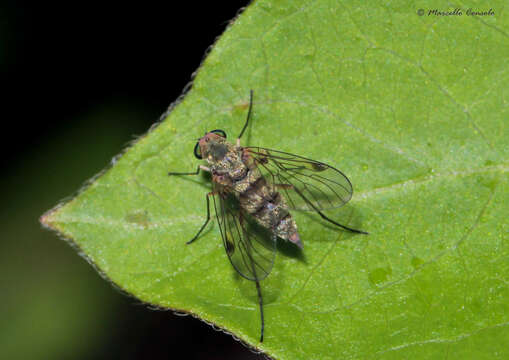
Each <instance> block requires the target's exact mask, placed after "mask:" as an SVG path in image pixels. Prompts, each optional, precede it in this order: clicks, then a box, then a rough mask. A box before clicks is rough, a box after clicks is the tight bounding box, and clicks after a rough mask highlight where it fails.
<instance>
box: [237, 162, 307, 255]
mask: <svg viewBox="0 0 509 360" xmlns="http://www.w3.org/2000/svg"><path fill="white" fill-rule="evenodd" d="M234 187H235V190H236V193H237V194H239V195H238V197H239V204H240V206H241V207H242V208H243V209H244V210H246V211H247V212H248V213H249V214H250V215H251V216H253V218H255V219H256V221H257V222H258V223H259V224H260V225H261V226H263V227H265V228H267V229H273V230H274V232H275V233H276V235H277V236H279V237H280V238H282V239H285V240H290V241H292V242H295V243H296V244H297V245H299V246H301V245H300V239H299V235H298V233H297V225H296V224H295V221H294V220H293V218H292V216H291V214H290V212H289V211H288V207H287V206H286V204H285V202H284V200H283V198H282V197H281V195H280V194H279V192H277V191H273V190H272V189H271V188H270V187H269V186H268V185H267V182H266V180H265V178H263V176H262V175H261V174H260V172H259V171H258V170H257V169H249V170H248V172H247V174H246V176H245V178H244V179H242V180H241V181H239V182H237V183H236V184H235V186H234Z"/></svg>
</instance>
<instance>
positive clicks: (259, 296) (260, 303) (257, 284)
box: [255, 280, 265, 342]
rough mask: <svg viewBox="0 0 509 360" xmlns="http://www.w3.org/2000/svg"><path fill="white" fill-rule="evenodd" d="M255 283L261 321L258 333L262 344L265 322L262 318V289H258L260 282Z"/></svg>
mask: <svg viewBox="0 0 509 360" xmlns="http://www.w3.org/2000/svg"><path fill="white" fill-rule="evenodd" d="M255 282H256V290H257V291H258V305H260V316H261V320H262V329H261V331H260V342H263V330H264V328H265V320H264V318H263V298H262V289H261V287H260V282H259V281H258V280H255Z"/></svg>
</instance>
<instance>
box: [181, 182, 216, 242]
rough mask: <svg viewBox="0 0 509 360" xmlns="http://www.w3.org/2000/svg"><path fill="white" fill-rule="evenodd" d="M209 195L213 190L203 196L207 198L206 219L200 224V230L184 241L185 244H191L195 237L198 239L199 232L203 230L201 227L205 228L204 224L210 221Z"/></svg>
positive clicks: (212, 193)
mask: <svg viewBox="0 0 509 360" xmlns="http://www.w3.org/2000/svg"><path fill="white" fill-rule="evenodd" d="M211 195H214V192H213V191H212V192H209V193H208V194H207V196H206V197H205V198H206V199H207V220H205V222H204V223H203V225H202V226H201V228H200V230H199V231H198V233H197V234H196V235H195V236H194V237H193V238H192V239H191V240H189V241H188V242H186V244H187V245H189V244H191V243H192V242H193V241H195V240H196V239H198V236H200V234H201V232H202V231H203V229H205V226H207V224H208V223H209V221H210V201H209V196H211Z"/></svg>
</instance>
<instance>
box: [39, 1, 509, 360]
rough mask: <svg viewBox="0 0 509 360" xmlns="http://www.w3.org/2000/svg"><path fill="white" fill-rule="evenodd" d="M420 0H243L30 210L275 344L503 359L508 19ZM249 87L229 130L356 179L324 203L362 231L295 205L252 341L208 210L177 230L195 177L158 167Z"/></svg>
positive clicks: (156, 300)
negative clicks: (52, 194)
mask: <svg viewBox="0 0 509 360" xmlns="http://www.w3.org/2000/svg"><path fill="white" fill-rule="evenodd" d="M440 4H441V3H440ZM420 6H422V7H423V9H425V10H426V12H425V14H424V15H423V16H418V15H417V9H418V8H419V6H415V5H409V3H408V2H396V3H391V4H389V5H388V4H375V3H371V4H366V3H365V2H346V1H345V2H338V1H332V0H331V1H326V0H320V1H289V0H288V1H277V2H270V1H255V2H254V3H253V4H251V5H250V6H249V7H248V8H247V9H246V10H245V12H244V13H243V14H242V15H240V16H239V17H238V18H237V20H236V21H235V23H234V24H233V25H232V26H230V27H229V28H228V29H227V31H226V32H225V33H224V34H223V36H222V37H221V38H220V39H219V40H218V42H217V44H215V46H214V48H213V50H212V51H211V53H210V54H209V55H208V56H207V58H206V59H205V61H204V63H203V64H202V66H201V68H200V69H199V71H198V74H197V76H196V78H195V80H194V84H193V89H192V90H191V91H190V92H189V93H188V94H187V95H186V96H185V98H184V99H183V100H182V101H181V102H180V103H179V104H178V105H176V106H175V107H174V108H173V110H172V111H171V112H170V113H169V114H168V116H167V117H166V119H165V120H164V121H163V122H162V123H161V124H160V125H159V126H158V127H156V128H155V129H153V130H152V131H150V132H149V133H148V134H147V135H146V136H144V137H142V138H140V139H139V140H138V141H137V142H136V144H135V145H134V146H132V147H131V148H129V149H128V150H127V151H126V152H125V153H124V154H123V156H122V157H121V158H119V159H118V161H115V162H114V165H113V166H111V168H109V169H108V170H107V171H106V172H105V173H103V174H102V175H101V176H100V177H98V178H96V179H95V180H94V181H92V182H91V183H90V185H89V186H88V187H87V188H86V189H85V190H84V191H82V192H81V193H80V194H79V195H78V196H76V197H75V198H73V199H72V200H70V201H68V202H67V203H65V204H63V205H61V206H59V207H57V208H55V209H54V210H52V211H50V212H48V213H47V214H46V215H44V216H43V218H42V221H43V223H44V224H46V225H48V226H50V227H51V228H54V229H55V230H57V231H58V232H60V233H61V234H63V235H64V236H65V237H67V238H69V239H71V241H72V242H73V243H75V244H76V245H77V246H78V247H79V248H80V249H81V250H82V251H83V253H84V254H85V255H86V256H87V257H88V258H89V259H90V260H91V261H92V262H93V263H94V264H95V265H96V266H97V268H98V269H99V270H100V271H101V272H102V273H104V274H105V275H106V276H107V277H108V278H109V279H111V281H112V282H114V283H115V284H116V285H118V286H119V287H120V288H122V289H124V290H125V291H127V292H129V293H131V294H133V295H134V296H136V297H137V298H139V299H141V300H143V301H145V302H147V303H151V304H155V305H157V306H161V307H168V308H172V309H178V310H181V311H185V312H189V313H192V314H195V315H196V316H198V317H200V318H202V319H204V320H206V321H208V322H212V323H214V324H216V325H217V326H219V327H221V328H224V329H226V330H227V331H228V332H231V333H233V334H235V336H237V337H239V338H240V339H242V340H243V341H245V342H246V343H248V344H250V345H251V346H253V347H256V348H258V349H260V350H262V351H264V352H266V353H267V354H268V355H270V356H271V357H273V358H276V359H317V358H319V359H338V358H343V359H350V358H354V359H408V358H414V359H420V358H426V359H428V358H438V357H444V358H446V357H447V356H448V357H449V358H475V359H481V358H486V359H492V358H495V357H498V358H507V357H509V350H508V349H509V348H508V347H507V341H508V340H509V326H508V325H509V301H508V300H509V280H508V279H509V245H508V242H507V233H508V230H509V226H508V221H507V215H508V214H509V185H508V181H507V180H508V176H509V173H508V168H509V163H508V162H507V159H508V152H509V147H508V146H507V138H508V135H509V132H508V128H507V119H508V118H509V106H508V102H509V87H508V86H507V84H509V36H508V34H509V21H508V17H507V15H506V14H505V12H504V3H503V2H501V1H495V2H494V3H490V4H489V7H493V9H494V12H495V15H494V16H483V17H472V16H467V15H466V13H465V11H466V9H467V8H468V7H467V6H466V5H465V6H464V4H458V5H457V7H460V8H463V9H464V11H463V15H462V16H433V15H431V16H428V15H427V11H428V10H429V9H433V8H434V7H431V6H430V4H428V3H427V2H426V3H423V4H421V5H420ZM434 6H442V5H434ZM478 7H479V9H481V10H482V9H484V8H485V7H487V6H485V4H484V3H479V5H478ZM489 7H488V8H489ZM445 10H449V9H448V8H447V9H445ZM486 10H487V9H486ZM250 89H253V90H254V94H255V100H254V113H253V121H252V124H251V126H250V127H249V129H248V130H247V132H246V134H245V135H244V138H243V143H244V144H246V145H252V146H264V147H268V148H274V149H279V150H282V151H287V152H291V153H296V154H299V155H302V156H306V157H309V158H313V159H316V160H319V161H323V162H326V163H329V164H331V165H333V166H335V167H337V168H339V169H340V170H342V171H343V172H344V173H345V174H347V176H348V177H349V178H350V180H351V181H352V183H353V185H354V195H353V198H352V200H351V201H350V203H349V204H348V205H347V206H345V207H343V208H341V209H337V210H332V211H328V212H327V215H329V216H330V217H332V218H334V219H337V220H338V221H340V222H342V223H344V224H345V225H348V226H351V227H356V228H360V229H363V230H366V231H368V232H369V233H370V235H369V236H362V235H352V234H349V233H346V232H342V231H338V230H337V229H334V228H331V227H330V226H325V224H324V223H323V222H322V221H321V220H320V218H319V217H317V216H314V215H311V216H310V215H308V214H305V213H298V212H296V213H295V214H294V216H295V218H296V220H297V223H298V225H299V231H300V234H301V238H302V241H303V244H304V249H303V251H302V253H299V252H298V251H297V250H296V249H295V248H293V247H292V246H291V245H289V244H279V245H278V246H279V248H280V250H279V251H278V254H277V259H276V263H275V265H274V269H273V271H272V273H271V275H270V276H269V277H268V278H267V279H265V280H264V281H263V282H262V291H263V293H264V300H265V302H266V305H265V311H266V334H265V341H264V342H263V343H261V344H260V343H259V342H258V337H259V327H260V321H259V312H258V306H257V301H256V290H255V287H254V284H253V283H252V282H249V281H246V280H244V279H242V278H240V277H239V276H238V275H236V273H235V271H234V269H233V268H232V267H231V265H230V263H229V261H228V259H227V256H226V254H225V251H224V249H223V247H222V242H221V239H220V233H219V229H218V227H217V224H215V225H210V226H209V227H208V228H207V230H206V231H205V232H204V235H203V236H202V237H200V238H199V239H198V240H197V241H196V242H195V243H193V244H192V245H189V246H186V245H185V242H186V241H187V240H189V239H191V238H192V237H193V235H194V234H195V232H196V231H197V230H198V229H199V227H200V225H201V224H202V223H203V221H204V219H205V215H206V209H205V194H206V193H207V192H208V191H210V188H211V185H210V180H209V179H208V178H207V177H180V178H178V177H171V178H170V177H168V176H167V175H166V174H167V172H168V171H193V170H194V169H196V166H197V165H198V164H200V162H198V160H196V159H195V158H194V156H193V154H192V150H193V147H194V145H195V142H196V138H197V137H199V136H202V135H203V134H204V133H205V132H206V131H210V130H212V129H224V130H225V131H226V132H227V133H228V137H229V139H234V138H235V137H236V135H237V134H238V133H239V132H240V130H241V128H242V126H243V124H244V119H245V115H246V112H247V106H248V99H249V90H250Z"/></svg>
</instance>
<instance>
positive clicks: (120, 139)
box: [0, 1, 261, 359]
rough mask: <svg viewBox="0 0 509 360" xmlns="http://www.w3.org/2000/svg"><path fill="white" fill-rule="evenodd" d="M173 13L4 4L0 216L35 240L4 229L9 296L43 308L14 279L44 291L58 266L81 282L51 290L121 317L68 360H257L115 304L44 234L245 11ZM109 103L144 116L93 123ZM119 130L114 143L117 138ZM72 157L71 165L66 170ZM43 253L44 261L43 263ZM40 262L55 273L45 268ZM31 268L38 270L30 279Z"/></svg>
mask: <svg viewBox="0 0 509 360" xmlns="http://www.w3.org/2000/svg"><path fill="white" fill-rule="evenodd" d="M167 3H168V4H165V5H164V7H161V6H155V5H153V4H148V3H147V4H145V3H143V2H137V3H135V4H128V3H127V2H125V3H121V4H117V5H112V4H110V5H105V4H100V3H99V4H92V3H91V2H68V3H67V5H63V4H59V5H51V4H49V3H47V2H37V4H29V3H23V2H19V1H15V2H14V1H12V2H2V5H0V6H1V8H0V11H1V18H0V32H1V36H0V46H1V48H0V51H1V56H0V78H1V83H2V88H3V89H4V91H6V93H7V96H5V95H4V99H3V100H4V101H2V109H1V113H2V120H3V121H2V127H3V135H4V136H3V138H4V140H3V141H2V142H1V149H0V150H1V152H2V154H3V155H2V156H1V157H0V159H1V160H0V161H1V166H2V174H3V176H2V183H1V184H2V196H3V198H4V200H5V206H3V207H2V217H3V221H5V222H8V221H18V224H19V223H22V224H29V225H26V226H27V228H32V229H33V231H32V232H30V233H28V232H27V233H26V235H22V234H24V232H23V230H20V228H19V225H16V227H14V225H13V229H11V230H10V228H9V226H8V225H6V226H5V227H3V229H4V230H5V234H4V235H6V236H5V237H4V239H3V240H2V244H0V246H1V248H0V249H3V250H4V251H3V253H4V254H6V251H5V249H9V253H10V257H11V258H16V257H17V258H18V259H19V261H18V262H16V264H15V265H12V269H14V270H12V269H11V271H10V273H9V275H4V277H5V279H6V280H5V281H6V282H7V286H6V287H4V289H5V288H6V289H8V291H9V289H10V291H11V295H12V298H13V299H17V298H16V296H18V295H19V296H20V297H34V299H37V297H38V293H37V291H35V292H33V293H22V292H23V291H29V290H21V289H25V288H27V289H30V287H29V286H26V287H25V286H24V285H22V282H23V281H25V280H22V279H21V278H20V275H19V273H16V272H17V271H18V270H16V269H18V268H17V266H18V265H19V269H23V270H22V271H28V272H27V273H26V274H25V275H26V279H29V280H26V281H27V282H30V281H37V282H41V281H46V280H45V279H47V278H52V279H55V275H54V273H52V272H50V270H49V269H51V268H52V266H53V267H55V268H58V269H59V271H65V269H70V268H71V265H65V266H64V265H62V264H72V267H74V266H79V267H80V269H81V270H79V271H80V272H84V273H86V275H84V276H85V277H84V278H73V279H68V280H58V281H57V285H56V286H58V287H62V288H66V287H69V286H70V283H69V282H71V281H72V282H75V283H76V284H77V285H76V286H82V287H83V288H85V291H86V289H87V288H90V289H92V288H94V287H101V289H102V290H101V291H102V292H103V293H106V294H107V295H105V298H107V301H108V308H109V310H108V311H110V312H111V313H114V314H112V315H111V319H110V318H108V319H107V322H108V323H107V324H106V323H105V324H104V327H105V328H106V329H107V331H105V333H106V335H102V338H103V339H102V341H101V342H99V343H98V344H99V345H98V344H93V343H90V344H85V346H84V349H85V350H80V351H77V352H76V353H74V354H73V356H72V358H75V359H80V358H87V359H88V358H94V359H106V358H108V359H111V358H123V359H139V358H148V357H151V358H158V359H165V358H168V359H170V358H171V359H173V358H180V357H183V356H185V358H189V359H240V358H242V359H257V358H261V356H259V355H255V354H252V353H251V352H250V351H249V350H248V349H246V348H245V347H244V346H243V345H241V344H239V343H238V342H236V341H235V340H233V339H232V338H231V336H229V335H225V334H223V333H221V332H217V331H215V330H213V329H212V328H211V327H210V326H208V325H206V324H204V323H202V322H201V321H199V320H196V319H193V318H191V317H179V316H176V315H174V314H173V313H172V312H170V311H166V312H164V311H154V310H150V309H148V308H147V307H146V306H144V305H140V304H139V303H138V302H137V301H136V300H135V299H132V298H129V297H126V296H124V295H122V294H119V293H118V291H116V290H115V289H113V287H111V286H110V285H109V284H108V283H106V282H105V281H104V280H102V279H101V278H100V277H99V276H98V275H97V274H96V273H95V272H94V270H93V269H92V268H91V267H90V266H89V265H88V264H87V263H86V262H85V261H84V260H83V259H82V258H81V257H79V256H78V255H77V254H76V252H75V251H74V250H73V249H71V248H70V247H69V246H68V245H67V244H65V243H64V242H62V241H61V240H59V239H58V238H57V236H56V235H55V234H53V233H49V232H47V231H46V232H45V231H44V230H42V229H41V228H40V225H39V224H38V223H37V217H38V216H40V215H41V214H42V212H43V211H45V210H48V209H49V208H50V207H52V206H54V205H55V204H56V203H58V201H59V200H60V199H61V198H63V197H64V196H67V195H69V194H71V193H72V192H73V191H75V190H76V189H78V188H79V187H80V184H81V183H82V182H83V181H84V180H86V179H87V178H90V177H91V176H93V175H94V174H95V173H97V172H98V171H99V170H101V169H102V168H104V167H106V166H107V164H108V160H109V159H110V158H111V157H112V156H113V155H115V154H116V153H119V152H120V151H121V150H122V149H123V147H124V146H123V145H125V144H126V143H127V142H128V141H129V140H131V139H132V138H133V136H135V135H139V134H143V133H144V132H146V131H147V130H148V128H149V127H150V126H151V125H152V124H153V123H154V122H156V121H157V120H158V119H159V116H160V115H161V114H162V113H163V112H164V111H165V110H166V109H167V107H168V106H169V105H170V104H171V103H172V102H173V101H175V99H177V97H178V96H179V95H180V94H181V93H182V90H183V89H184V87H185V86H186V84H188V83H189V82H190V81H191V74H192V73H193V72H194V71H195V70H196V69H197V68H198V66H199V64H200V62H201V61H202V59H203V56H204V54H205V51H206V49H207V48H208V47H209V46H210V45H212V44H213V42H214V40H215V39H216V37H217V36H219V35H220V34H221V33H222V32H223V31H224V29H225V28H226V26H227V24H228V22H229V21H230V20H231V19H233V18H234V17H235V15H236V14H237V12H238V10H239V9H240V8H241V7H242V6H245V5H247V3H248V1H230V2H216V1H214V2H199V3H198V2H196V3H195V2H187V3H184V4H182V3H180V2H179V4H178V6H176V5H175V6H172V5H171V2H167ZM111 104H114V105H115V106H117V107H118V106H119V104H120V107H122V106H129V107H128V109H133V108H134V109H137V110H128V111H130V113H131V115H129V116H127V115H126V114H125V113H122V112H119V113H118V114H119V115H118V116H115V112H112V113H111V114H113V115H112V116H111V117H109V118H108V117H105V116H102V117H101V116H99V117H97V118H95V120H93V121H92V120H90V119H91V117H87V114H90V113H93V112H94V111H95V110H96V109H101V108H108V106H110V105H111ZM84 118H86V119H88V120H86V121H85V122H86V124H84V120H83V119H84ZM108 129H110V130H111V129H113V130H112V132H111V131H110V132H108ZM115 129H119V130H118V132H119V135H118V136H117V137H115V138H113V136H112V135H110V134H111V133H115ZM73 134H74V136H75V137H74V138H73V137H72V136H73ZM69 139H71V140H69ZM72 139H78V140H72ZM87 147H88V148H90V149H92V148H93V149H94V150H95V151H91V150H90V151H88V150H86V149H87ZM48 148H51V149H53V150H51V151H50V150H47V149H48ZM55 149H56V150H55ZM83 149H85V150H83ZM104 149H107V150H104ZM49 153H51V154H53V155H52V156H53V157H51V156H50V155H46V154H49ZM55 154H56V155H55ZM59 156H60V158H59ZM70 157H72V159H74V160H75V161H68V160H69V158H70ZM10 201H12V202H10ZM14 202H15V203H16V205H12V207H11V204H13V203H14ZM40 233H44V234H43V235H40ZM13 234H17V235H18V236H16V235H13ZM41 236H42V238H40V237H41ZM20 244H21V245H20ZM18 247H19V250H17V249H18ZM31 251H33V252H34V254H33V255H30V252H31ZM43 251H46V252H47V254H45V255H41V254H42V253H41V252H43ZM16 254H19V256H17V255H16ZM27 257H28V258H30V257H32V258H33V261H27V260H26V258H27ZM41 257H42V258H44V259H45V260H44V261H45V262H44V264H46V265H48V267H44V266H42V265H41V263H40V262H39V261H40V260H39V258H41ZM22 259H23V260H22ZM7 263H8V262H7ZM27 264H28V265H29V266H32V267H33V269H31V270H26V269H27ZM4 266H7V269H9V266H10V265H4ZM66 266H67V267H66ZM47 269H48V270H47ZM19 271H21V270H19ZM45 271H48V275H44V272H45ZM69 271H71V270H69ZM6 272H7V271H6ZM34 279H35V280H34ZM57 279H60V278H57ZM63 279H65V278H63ZM84 281H88V282H89V283H87V284H82V282H84ZM91 282H93V283H94V284H96V283H97V284H96V285H94V286H91V285H90V284H91ZM8 291H7V292H8ZM16 291H18V292H19V294H17V295H16V294H15V293H16ZM90 291H92V290H90ZM60 301H63V302H66V301H67V300H66V299H65V298H64V299H60ZM69 301H71V300H70V299H69ZM105 301H106V300H105ZM111 304H113V305H111ZM92 310H93V309H92ZM13 311H20V312H21V311H23V310H22V309H13ZM76 311H78V312H79V311H80V309H76ZM34 321H37V320H34ZM33 326H34V327H37V326H39V324H37V323H35V324H34V325H33ZM27 331H28V330H27ZM3 335H6V334H0V337H1V336H3ZM24 340H25V342H26V344H27V346H31V345H30V344H31V343H33V341H32V340H35V339H31V338H30V333H29V332H28V333H27V334H25V339H24ZM55 341H57V340H55ZM57 344H58V343H57ZM0 353H1V350H0ZM57 354H58V352H57Z"/></svg>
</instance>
